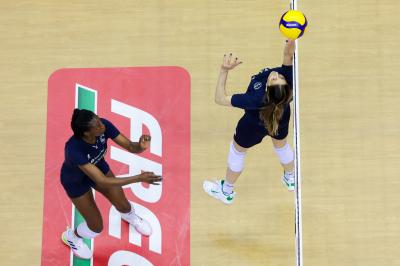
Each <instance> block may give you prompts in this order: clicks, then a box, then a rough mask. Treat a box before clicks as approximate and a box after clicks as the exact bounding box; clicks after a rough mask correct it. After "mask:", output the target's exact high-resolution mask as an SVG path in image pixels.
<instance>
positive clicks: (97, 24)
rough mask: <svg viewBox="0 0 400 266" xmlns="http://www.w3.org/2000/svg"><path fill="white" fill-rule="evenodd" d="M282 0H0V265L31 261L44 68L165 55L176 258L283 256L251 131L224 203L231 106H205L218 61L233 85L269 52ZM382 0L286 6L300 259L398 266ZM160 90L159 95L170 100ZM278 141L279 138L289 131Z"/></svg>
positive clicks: (275, 187)
mask: <svg viewBox="0 0 400 266" xmlns="http://www.w3.org/2000/svg"><path fill="white" fill-rule="evenodd" d="M288 6H289V1H258V0H254V1H245V0H230V1H228V0H227V1H210V0H202V1H183V0H182V1H175V0H171V1H75V0H72V1H68V2H65V1H49V0H42V1H5V0H1V1H0V36H1V41H0V59H1V63H0V80H1V83H2V85H1V87H0V90H1V105H0V114H1V119H0V138H1V146H2V149H1V151H0V156H1V157H0V161H1V171H0V175H1V186H0V188H1V190H0V192H1V193H0V199H1V202H2V203H1V205H0V235H1V240H2V241H0V261H1V263H0V264H1V265H39V264H40V249H41V229H42V212H43V210H42V206H43V186H44V184H43V176H44V154H45V149H44V147H45V135H46V132H45V126H46V99H47V98H46V97H47V78H48V77H49V76H50V74H51V73H52V72H53V71H54V70H56V69H59V68H63V67H112V66H165V65H177V66H182V67H184V68H186V69H187V70H188V71H189V73H190V74H191V82H192V91H191V95H192V96H191V101H192V103H191V104H192V109H191V111H192V113H191V130H192V133H191V145H192V146H191V150H192V161H191V169H192V171H191V178H192V180H191V184H192V186H191V207H192V210H191V264H192V265H282V266H286V265H294V259H295V256H294V208H293V202H294V201H293V194H291V193H288V192H287V191H285V189H284V188H283V186H282V185H281V183H280V174H281V169H280V166H279V164H278V160H277V158H276V157H275V155H274V153H273V151H272V145H271V142H270V141H269V140H268V139H266V140H265V141H264V142H263V143H262V144H260V145H258V146H256V147H255V148H254V149H252V150H250V151H249V153H248V157H247V161H246V169H245V172H244V173H243V175H242V176H241V177H240V179H239V180H238V182H237V186H236V191H237V194H238V197H237V199H236V202H235V203H234V204H233V205H232V206H224V205H222V204H221V203H219V202H216V201H214V200H212V199H210V198H208V196H206V195H205V193H204V192H203V191H202V188H201V184H202V182H203V180H204V179H205V178H217V177H221V176H222V175H224V172H225V166H226V157H227V152H228V145H229V142H230V139H231V137H232V134H233V131H234V128H235V125H236V122H237V120H238V119H239V118H240V116H241V114H242V112H241V111H240V110H235V109H228V108H226V107H220V106H217V105H216V104H214V102H213V95H214V89H215V84H216V78H217V74H218V69H219V64H220V60H221V58H222V55H223V54H224V53H225V52H230V51H232V52H234V53H235V54H237V55H238V56H239V57H240V58H241V59H242V60H243V62H244V63H243V64H242V65H241V66H239V67H238V68H237V69H235V70H234V71H232V72H231V73H230V74H229V77H228V79H229V80H228V87H229V91H230V92H232V93H234V92H241V91H244V90H245V88H246V87H247V84H248V82H249V78H250V76H251V75H252V74H253V73H256V72H258V71H259V70H260V69H262V68H263V67H265V66H276V65H279V64H280V63H281V61H282V47H283V41H284V40H283V38H282V36H281V35H280V33H279V31H278V30H277V23H278V19H279V17H280V15H281V14H282V13H283V12H284V11H285V10H286V9H288ZM399 8H400V3H399V2H398V1H393V0H381V1H375V0H364V1H358V0H357V1H345V0H331V1H315V0H310V1H305V2H302V1H299V9H300V10H303V11H304V12H305V14H306V15H307V17H308V19H309V28H308V32H307V33H306V34H305V36H304V37H303V38H302V39H301V40H300V43H299V57H300V78H301V81H300V88H301V98H300V101H301V107H300V108H301V151H302V177H303V245H304V265H307V266H311V265H312V266H321V265H324V266H327V265H335V266H336V265H337V266H343V265H363V266H366V265H371V266H372V265H374V266H375V265H385V266H391V265H400V258H399V256H398V255H397V254H398V250H399V248H400V244H399V239H400V227H399V224H400V214H399V210H400V196H399V192H398V191H399V185H400V179H399V178H398V173H399V172H400V165H399V161H400V155H399V152H398V150H399V147H400V141H399V135H400V123H399V122H398V121H400V115H399V113H400V104H399V98H400V91H399V89H398V88H397V86H398V84H399V81H400V75H399V74H398V72H399V70H400V61H399V58H400V52H399V49H398V47H399V40H400V38H399V30H398V23H397V17H398V14H397V11H398V10H399ZM171 97H173V96H171ZM291 136H292V134H291Z"/></svg>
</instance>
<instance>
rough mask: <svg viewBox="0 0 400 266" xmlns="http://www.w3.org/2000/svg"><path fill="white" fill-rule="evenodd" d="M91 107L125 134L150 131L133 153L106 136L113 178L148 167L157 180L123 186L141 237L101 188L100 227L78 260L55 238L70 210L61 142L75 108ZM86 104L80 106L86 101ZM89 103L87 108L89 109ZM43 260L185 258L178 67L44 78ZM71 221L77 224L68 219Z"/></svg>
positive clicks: (183, 97) (186, 142)
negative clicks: (141, 226) (144, 227)
mask: <svg viewBox="0 0 400 266" xmlns="http://www.w3.org/2000/svg"><path fill="white" fill-rule="evenodd" d="M82 106H83V107H85V106H92V107H93V108H94V111H95V112H96V113H97V114H98V115H99V116H100V117H104V118H106V119H108V120H109V121H111V122H112V123H113V124H114V125H115V126H116V127H117V128H118V129H119V130H120V131H121V133H123V134H124V135H125V136H127V137H128V138H130V139H131V140H132V141H138V139H139V137H140V136H141V135H142V134H145V133H148V134H150V135H151V136H152V142H151V147H150V148H149V149H148V150H147V151H145V152H144V153H141V154H132V153H129V152H127V151H126V150H123V149H122V148H121V147H119V146H117V145H116V144H115V143H113V142H112V140H109V141H108V153H107V155H106V157H105V158H106V161H107V162H108V163H109V165H110V167H111V169H112V171H113V172H114V174H116V175H117V176H121V175H136V174H138V173H140V172H141V171H153V172H155V173H157V174H161V175H162V176H163V182H162V185H160V186H147V185H144V184H141V183H136V184H131V185H128V186H125V187H124V192H125V195H126V196H127V198H128V200H130V201H131V202H132V203H133V204H134V205H135V210H136V212H137V213H138V214H139V215H141V216H143V217H144V218H145V219H147V220H148V221H149V222H150V224H151V225H152V227H153V234H152V235H151V236H150V237H149V238H146V237H142V236H141V235H139V234H138V233H137V232H136V231H135V230H134V229H133V227H131V228H130V227H129V226H128V224H126V222H121V218H120V216H119V214H118V212H117V211H116V210H115V208H114V207H112V206H111V204H110V203H109V202H108V201H107V200H106V199H105V198H104V197H103V196H102V195H101V194H100V193H97V192H96V193H95V198H96V203H97V205H98V207H99V209H100V211H101V213H102V217H103V222H104V230H103V232H102V233H101V235H100V236H99V237H97V238H95V239H94V240H92V241H91V243H90V244H91V246H92V249H93V250H94V255H93V259H92V260H90V261H86V262H83V264H82V262H77V261H76V260H75V258H73V256H72V255H71V252H70V249H69V248H68V247H66V246H65V245H64V244H63V243H62V242H61V240H60V236H61V233H62V232H63V231H64V230H65V228H66V226H67V225H70V226H77V224H75V225H74V223H76V217H75V216H76V211H75V210H74V208H73V206H72V204H71V201H70V200H69V198H68V197H67V195H66V193H65V192H64V189H63V187H62V186H61V183H60V168H61V165H62V162H63V160H64V145H65V142H66V141H67V140H68V138H69V137H70V136H71V135H72V131H71V129H70V119H71V116H72V111H73V109H74V108H75V107H82ZM85 108H86V107H85ZM87 109H89V108H87ZM46 139H47V143H46V167H45V196H44V220H43V243H42V265H48V266H50V265H51V266H55V265H85V263H88V264H87V265H112V266H120V265H189V264H190V77H189V75H188V73H187V72H186V71H185V70H184V69H182V68H179V67H141V68H140V67H138V68H99V69H61V70H58V71H56V72H55V73H53V74H52V75H51V77H50V79H49V90H48V112H47V137H46ZM74 219H75V222H74Z"/></svg>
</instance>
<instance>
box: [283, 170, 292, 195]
mask: <svg viewBox="0 0 400 266" xmlns="http://www.w3.org/2000/svg"><path fill="white" fill-rule="evenodd" d="M282 183H283V184H284V185H285V186H286V188H287V189H288V190H289V191H294V186H295V181H294V172H293V173H287V172H285V171H284V172H283V176H282Z"/></svg>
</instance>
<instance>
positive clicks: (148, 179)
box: [139, 172, 162, 185]
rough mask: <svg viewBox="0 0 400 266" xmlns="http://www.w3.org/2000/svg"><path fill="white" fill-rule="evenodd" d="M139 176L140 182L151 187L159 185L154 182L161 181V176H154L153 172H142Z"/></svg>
mask: <svg viewBox="0 0 400 266" xmlns="http://www.w3.org/2000/svg"><path fill="white" fill-rule="evenodd" d="M139 176H140V177H139V180H140V182H145V183H148V184H151V185H159V183H156V182H161V181H162V176H159V175H155V174H154V173H153V172H143V173H141V174H140V175H139Z"/></svg>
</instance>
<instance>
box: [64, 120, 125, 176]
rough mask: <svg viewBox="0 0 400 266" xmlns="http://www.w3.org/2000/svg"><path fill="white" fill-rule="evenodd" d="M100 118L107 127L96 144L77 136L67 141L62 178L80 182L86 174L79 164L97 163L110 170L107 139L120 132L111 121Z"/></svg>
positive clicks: (100, 166)
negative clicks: (106, 159)
mask: <svg viewBox="0 0 400 266" xmlns="http://www.w3.org/2000/svg"><path fill="white" fill-rule="evenodd" d="M100 120H101V122H102V123H103V124H104V126H105V128H106V129H105V132H104V134H102V135H100V136H98V137H96V143H95V144H90V143H87V142H85V141H84V140H83V139H81V138H77V137H75V136H72V137H71V138H70V139H69V140H68V141H67V142H66V143H65V149H64V153H65V160H64V163H63V165H62V168H61V177H62V179H64V180H66V179H71V182H79V181H80V179H82V178H83V177H84V176H85V174H84V173H83V172H82V170H81V169H80V168H79V167H78V166H79V165H84V164H87V163H92V164H94V165H96V166H97V167H98V168H99V169H100V170H101V171H103V173H104V171H106V170H108V165H107V163H106V162H105V160H104V156H105V154H106V152H107V139H109V138H111V139H113V138H116V137H117V136H118V135H119V134H120V133H119V131H118V129H117V128H116V127H115V126H114V125H113V124H112V123H111V122H110V121H108V120H106V119H104V118H101V119H100ZM104 174H106V173H104Z"/></svg>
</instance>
